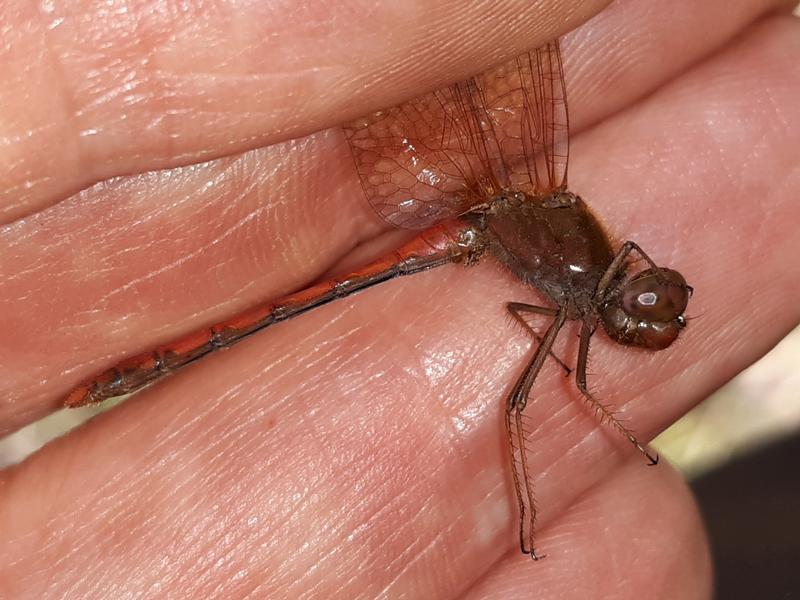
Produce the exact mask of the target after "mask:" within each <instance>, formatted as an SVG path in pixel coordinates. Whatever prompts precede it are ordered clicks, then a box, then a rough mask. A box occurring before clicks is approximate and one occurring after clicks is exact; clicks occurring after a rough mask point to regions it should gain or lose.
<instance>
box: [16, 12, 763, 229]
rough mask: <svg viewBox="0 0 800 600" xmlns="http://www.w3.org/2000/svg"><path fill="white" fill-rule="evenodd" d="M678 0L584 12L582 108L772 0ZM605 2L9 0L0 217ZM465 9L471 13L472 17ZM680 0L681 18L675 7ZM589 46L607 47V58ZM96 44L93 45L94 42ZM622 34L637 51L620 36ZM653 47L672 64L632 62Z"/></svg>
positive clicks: (401, 95)
mask: <svg viewBox="0 0 800 600" xmlns="http://www.w3.org/2000/svg"><path fill="white" fill-rule="evenodd" d="M681 2H682V3H683V4H684V6H683V7H681V6H678V5H676V3H671V4H670V6H669V7H667V6H662V5H661V4H662V3H660V4H659V5H656V6H654V7H649V8H645V7H644V6H642V5H641V3H622V4H623V5H624V8H616V9H613V10H611V11H609V15H608V16H604V17H603V18H602V19H601V20H600V21H599V22H598V23H597V24H596V25H593V26H592V30H593V31H595V32H596V35H597V37H595V38H594V39H592V40H591V41H590V42H589V48H587V50H589V52H586V53H585V54H584V52H582V51H581V49H580V43H581V42H580V39H581V38H580V37H578V38H577V44H576V45H577V46H578V47H577V48H575V49H574V51H573V50H572V49H571V50H570V53H571V54H572V58H573V59H574V60H575V62H570V63H568V68H570V70H572V71H574V72H576V73H580V75H579V76H580V77H584V76H585V77H587V78H588V79H589V80H590V81H591V82H593V87H592V89H591V92H590V93H589V94H588V95H587V96H586V97H585V101H586V104H587V105H588V106H589V107H590V108H589V109H588V110H587V111H586V114H587V116H589V117H591V118H593V119H597V118H600V115H601V114H602V113H603V111H604V110H605V111H610V110H613V109H614V108H615V106H614V103H613V102H614V100H613V99H614V98H617V99H618V101H619V100H621V99H622V98H623V97H624V95H625V94H633V97H640V96H641V95H643V94H645V93H647V91H648V90H649V89H652V87H654V86H655V85H657V84H658V83H659V82H660V81H663V80H664V79H665V76H671V75H673V74H675V73H679V72H681V70H682V69H683V68H685V67H686V66H688V65H690V64H692V63H693V62H694V61H696V60H697V59H698V58H699V57H701V56H703V55H704V54H706V53H708V52H710V51H711V50H712V49H714V48H717V47H719V46H720V45H721V44H722V43H724V42H725V41H726V40H727V39H730V37H731V36H732V35H734V34H735V32H736V31H738V30H739V29H741V27H742V26H743V24H745V23H747V22H749V21H751V20H752V19H754V18H755V17H756V16H757V15H759V14H761V13H763V12H764V11H765V10H767V9H769V8H770V7H772V6H775V5H776V4H777V0H747V1H746V2H744V1H740V2H736V3H730V2H724V1H723V0H715V1H713V2H706V3H704V4H703V6H702V7H697V6H696V3H690V2H689V0H681ZM604 4H606V2H605V1H604V0H591V1H586V0H584V1H583V2H577V3H575V2H572V3H567V2H557V1H555V0H551V1H548V2H538V3H535V4H531V3H529V2H510V3H502V4H493V5H492V6H491V8H489V7H487V6H486V5H485V4H484V3H478V2H473V3H467V4H465V3H464V2H446V1H443V0H439V1H438V2H433V1H431V2H429V3H428V5H426V6H425V7H424V9H422V8H420V7H419V5H414V7H415V8H414V9H413V10H407V9H403V8H400V7H398V6H397V5H395V4H391V5H388V4H387V5H385V6H379V7H378V8H377V9H375V10H373V11H353V10H351V9H350V8H349V7H348V6H347V5H337V6H338V8H336V9H334V10H333V11H332V12H327V13H321V11H319V9H315V8H314V7H312V6H308V7H298V6H297V5H296V4H291V5H275V4H264V3H244V2H242V3H239V4H238V5H236V6H235V7H223V6H220V7H218V9H217V10H216V11H209V9H208V5H207V4H205V3H199V4H197V5H196V6H194V5H182V6H183V7H184V11H183V12H179V11H152V10H150V5H149V4H148V3H144V2H138V3H132V4H130V3H129V8H128V11H127V12H126V16H125V17H124V18H122V17H120V16H119V15H118V14H117V13H114V12H113V11H107V10H105V8H104V7H105V5H104V4H102V3H88V5H87V6H85V7H84V6H81V7H80V8H76V7H75V5H74V4H73V5H66V6H63V7H62V6H57V7H54V8H53V11H52V12H51V13H49V14H47V15H46V18H45V19H44V20H42V19H41V16H40V15H39V14H38V13H37V12H36V11H35V9H33V8H32V7H31V5H28V4H27V3H24V2H23V3H22V6H21V7H20V9H19V10H17V11H6V14H13V15H15V17H16V18H18V19H19V20H20V22H19V23H18V26H16V27H12V28H10V29H9V31H10V32H12V33H13V35H15V36H17V37H18V39H15V40H13V43H9V44H7V45H6V47H5V48H6V54H7V56H4V57H3V58H4V60H3V61H2V62H0V64H3V65H5V72H4V74H0V79H2V80H4V81H6V82H8V83H9V85H6V86H2V87H0V89H4V90H7V91H6V92H5V93H4V98H3V100H2V105H4V106H5V107H7V108H5V109H3V114H4V115H6V117H5V118H4V119H2V120H0V122H3V123H5V125H4V128H3V129H2V130H0V136H2V137H0V139H4V140H5V141H6V143H5V144H3V145H2V146H0V148H2V150H0V152H2V153H0V159H2V161H3V164H6V165H9V166H10V168H8V169H6V170H5V175H3V176H2V177H3V178H2V179H0V190H3V191H2V192H0V194H2V195H0V223H3V222H8V221H10V220H13V219H15V218H19V217H21V216H23V215H26V214H30V213H32V212H35V211H36V210H40V209H41V208H43V207H45V206H48V205H50V204H52V203H54V202H57V201H59V200H60V199H62V198H63V197H64V196H66V195H68V194H70V193H73V192H75V191H77V190H79V189H81V188H83V187H86V186H87V185H90V184H91V183H93V182H95V181H99V180H102V179H105V178H108V177H111V176H115V175H122V174H129V173H136V172H139V171H145V170H153V169H158V168H165V167H170V166H176V165H182V164H188V163H191V162H195V161H199V160H208V159H210V158H214V157H218V156H224V155H230V154H233V153H236V152H240V151H244V150H247V149H249V148H255V147H258V146H261V145H265V144H269V143H276V142H279V141H283V140H286V139H289V138H292V137H298V136H300V135H303V134H306V133H309V132H311V131H315V130H318V129H321V128H323V127H327V126H331V125H335V124H338V123H341V122H343V121H346V120H347V119H350V118H353V117H356V116H360V115H362V114H364V113H366V112H368V111H370V110H373V109H376V108H383V107H386V106H390V105H392V104H396V103H398V102H400V101H401V100H404V99H407V98H408V97H410V96H413V95H416V94H419V93H421V92H423V91H427V90H430V89H433V88H438V87H441V86H443V85H445V84H447V83H450V82H453V81H455V80H458V79H460V78H463V77H466V76H468V75H472V74H475V73H477V72H480V71H482V70H484V69H485V68H487V67H488V66H490V65H492V64H494V63H497V62H498V61H499V60H501V59H502V58H508V57H510V56H514V55H516V54H518V53H519V52H521V51H523V50H525V49H528V48H530V47H533V46H536V45H539V44H541V43H542V42H543V41H545V40H549V39H552V38H554V37H556V36H557V35H558V34H559V33H562V32H564V31H567V30H569V29H570V28H571V27H574V26H575V25H577V24H579V23H580V22H581V21H583V20H585V19H586V18H588V17H589V16H590V15H592V14H593V13H595V12H597V11H598V10H599V9H600V8H601V7H602V6H603V5H604ZM187 6H188V7H187ZM390 6H391V8H390ZM645 6H647V5H645ZM303 8H305V10H303ZM668 10H669V12H666V11H668ZM623 11H624V12H623ZM317 12H320V14H315V13H317ZM476 12H479V13H480V17H479V18H471V17H472V16H473V15H474V14H475V13H476ZM681 12H683V13H684V14H690V15H692V18H691V19H688V20H687V21H677V20H675V19H673V18H671V17H672V15H674V14H680V13H681ZM432 15H434V16H433V17H432ZM299 16H302V17H304V18H299ZM305 18H310V21H309V20H305ZM278 24H279V25H278ZM48 25H52V26H51V27H49V26H48ZM265 29H266V32H265ZM621 31H624V32H626V33H625V36H624V37H622V36H620V32H621ZM341 32H346V35H343V34H342V33H341ZM387 32H388V33H389V34H390V35H391V37H387ZM268 33H271V34H272V35H268ZM87 39H91V40H92V41H93V43H92V44H88V45H87V44H85V43H84V42H83V40H87ZM387 39H388V40H391V41H390V42H388V43H387ZM620 42H621V43H620ZM598 46H600V47H602V49H603V50H604V51H610V53H609V54H608V60H606V61H603V60H602V59H601V58H600V56H603V54H599V53H597V49H598ZM98 47H102V48H103V49H104V50H103V52H100V53H98V52H95V51H94V50H93V49H94V48H98ZM625 47H628V48H631V47H635V48H638V49H639V50H641V51H642V52H640V53H630V52H623V53H618V52H616V51H615V49H622V48H625ZM87 48H88V49H90V50H87ZM592 50H594V52H592ZM650 50H656V52H655V53H652V52H650ZM665 55H668V56H669V57H670V60H669V61H668V62H665V61H659V60H658V59H656V60H655V61H654V60H652V59H648V60H642V57H659V56H665ZM430 56H436V57H437V59H436V60H435V61H431V60H429V57H430ZM568 56H569V55H568ZM634 56H635V57H636V60H635V61H631V57H634ZM31 57H41V60H38V61H37V60H32V58H31ZM421 58H422V60H421ZM582 64H583V65H584V66H585V68H581V67H580V65H582ZM420 65H424V68H421V67H420ZM620 66H623V67H624V69H619V68H618V67H620ZM573 67H575V68H573ZM609 68H613V69H614V70H613V71H612V73H613V75H614V76H613V77H609V76H607V75H609V70H608V69H609ZM612 82H613V84H614V87H615V90H614V93H613V94H609V93H608V91H609V90H608V89H607V88H608V86H609V85H610V84H611V83H612ZM571 88H575V89H577V86H573V85H571ZM598 92H600V93H602V95H600V96H599V97H598ZM0 93H2V92H0ZM571 95H572V102H573V106H574V109H573V123H574V125H576V126H578V127H580V125H581V121H580V120H579V118H580V117H581V115H582V113H583V111H582V110H575V109H578V108H579V103H582V102H583V100H582V99H581V96H580V95H577V94H574V93H572V94H571ZM618 108H620V105H619V104H617V105H616V109H618ZM606 114H607V113H606ZM576 117H578V119H576ZM54 149H57V150H54Z"/></svg>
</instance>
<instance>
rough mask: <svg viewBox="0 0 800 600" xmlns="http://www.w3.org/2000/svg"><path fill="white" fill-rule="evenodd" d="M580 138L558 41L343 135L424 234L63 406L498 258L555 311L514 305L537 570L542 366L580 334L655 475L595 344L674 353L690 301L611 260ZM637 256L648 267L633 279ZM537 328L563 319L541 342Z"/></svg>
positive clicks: (668, 278)
mask: <svg viewBox="0 0 800 600" xmlns="http://www.w3.org/2000/svg"><path fill="white" fill-rule="evenodd" d="M568 129H569V128H568V116H567V102H566V90H565V83H564V76H563V69H562V61H561V54H560V47H559V43H558V42H557V41H555V42H551V43H549V44H547V45H545V46H543V47H541V48H538V49H536V50H533V51H531V52H528V53H526V54H524V55H522V56H520V57H518V58H516V59H514V60H513V61H510V62H508V63H507V64H503V65H500V66H499V67H496V68H495V69H493V70H491V71H489V72H487V73H485V74H483V75H479V76H476V77H473V78H471V79H468V80H466V81H463V82H460V83H456V84H454V85H451V86H450V87H448V88H446V89H444V90H441V91H437V92H434V93H430V94H427V95H424V96H421V97H419V98H416V99H414V100H411V101H409V102H406V103H405V104H402V105H400V106H397V107H394V108H390V109H388V110H384V111H380V112H377V113H374V114H372V115H370V116H368V117H366V118H363V119H359V120H357V121H355V122H353V123H350V124H348V125H345V126H344V132H345V135H346V137H347V140H348V142H349V144H350V149H351V151H352V154H353V157H354V159H355V165H356V169H357V171H358V174H359V176H360V179H361V183H362V186H363V189H364V193H365V196H366V197H367V199H368V200H369V202H370V203H371V204H372V206H373V207H374V208H375V210H376V211H377V213H378V214H379V215H380V216H382V217H383V218H384V219H385V220H386V221H388V222H389V223H391V224H392V225H394V226H397V227H406V228H414V229H423V231H422V232H421V233H420V234H419V235H418V236H417V237H416V238H415V239H413V240H412V241H411V242H409V243H407V244H405V245H403V246H402V247H400V248H398V249H397V250H395V251H394V252H392V253H391V254H389V255H387V256H385V257H383V258H380V259H379V260H376V261H374V262H372V263H371V264H368V265H366V266H364V267H362V268H360V269H358V270H356V271H353V272H352V273H350V274H348V275H345V276H343V277H340V278H337V279H334V280H330V281H326V282H323V283H319V284H317V285H314V286H312V287H310V288H308V289H305V290H302V291H299V292H296V293H293V294H290V295H288V296H285V297H283V298H278V299H274V300H271V301H269V302H266V303H264V304H262V305H260V306H256V307H255V308H253V309H251V310H249V311H247V312H245V313H244V314H241V315H239V316H236V317H233V318H231V319H229V320H227V321H224V322H222V323H218V324H216V325H213V326H211V327H205V328H203V329H201V330H200V331H198V332H196V333H194V334H193V335H189V336H187V337H186V338H184V339H182V340H179V341H177V342H174V343H169V344H165V345H162V346H159V347H158V348H155V349H153V350H151V351H149V352H146V353H144V354H140V355H138V356H134V357H132V358H128V359H127V360H124V361H123V362H121V363H120V364H118V365H116V366H115V367H113V368H111V369H108V370H107V371H105V372H103V373H101V374H100V375H98V376H96V377H95V378H93V379H91V380H90V381H88V382H86V383H84V384H82V385H80V386H79V387H78V388H76V389H75V390H73V391H72V393H71V394H70V395H69V396H68V397H67V399H66V404H67V405H68V406H81V405H84V404H88V403H93V402H100V401H102V400H104V399H106V398H110V397H114V396H120V395H123V394H128V393H131V392H133V391H136V390H138V389H139V388H142V387H143V386H146V385H149V384H152V383H154V382H155V381H157V380H158V379H160V378H162V377H163V376H165V375H166V374H168V373H171V372H173V371H175V370H176V369H178V368H180V367H182V366H184V365H186V364H188V363H191V362H194V361H195V360H197V359H198V358H200V357H202V356H204V355H206V354H208V353H210V352H213V351H214V350H216V349H219V348H225V347H228V346H230V345H232V344H234V343H236V342H238V341H240V340H242V339H243V338H245V337H247V336H249V335H251V334H253V333H255V332H257V331H260V330H261V329H264V328H266V327H269V326H270V325H274V324H276V323H279V322H280V321H284V320H286V319H290V318H293V317H296V316H298V315H300V314H302V313H304V312H306V311H308V310H311V309H312V308H315V307H318V306H320V305H322V304H325V303H327V302H330V301H332V300H335V299H337V298H343V297H345V296H348V295H350V294H353V293H355V292H357V291H360V290H363V289H365V288H368V287H370V286H373V285H376V284H378V283H381V282H384V281H388V280H390V279H392V278H394V277H398V276H401V275H411V274H413V273H419V272H421V271H426V270H429V269H432V268H434V267H440V266H443V265H447V264H450V263H461V264H463V265H472V264H474V263H476V262H478V261H479V260H481V259H483V258H486V257H492V258H493V259H494V260H495V261H496V262H497V263H498V264H499V265H501V266H502V267H504V268H506V269H508V270H509V271H510V272H511V273H513V274H514V275H515V276H516V277H517V278H519V279H520V280H521V281H522V282H523V283H525V284H527V285H528V286H530V287H531V288H535V289H536V290H538V292H539V294H540V295H541V296H544V298H546V300H547V301H548V303H549V306H538V305H533V304H527V303H522V302H509V303H507V305H506V307H507V310H508V311H509V312H510V314H511V315H512V316H513V317H514V318H515V319H516V320H517V321H518V322H519V323H520V324H521V325H523V326H524V327H526V328H527V329H528V330H529V331H530V332H531V334H532V335H533V336H534V337H535V338H536V339H537V340H538V344H537V346H536V349H535V350H534V351H533V352H532V355H531V357H530V358H529V359H528V361H527V363H526V364H525V365H524V367H523V369H522V372H521V373H520V374H519V375H518V377H517V380H516V383H515V384H514V385H513V387H512V388H511V391H510V392H509V393H508V394H507V396H506V400H505V425H506V433H507V438H508V444H509V453H510V462H511V467H512V468H511V472H512V476H513V482H514V488H515V490H516V497H517V501H518V503H519V529H520V545H521V548H522V551H523V552H524V553H527V554H530V555H531V556H532V557H533V558H534V559H535V558H538V556H537V554H536V551H535V549H534V525H535V518H536V509H535V504H534V494H533V478H532V475H531V473H530V472H529V468H528V462H529V460H528V446H527V442H526V436H525V431H524V428H523V411H524V409H525V406H526V404H527V402H528V400H529V398H528V396H529V393H530V391H531V388H532V386H533V383H534V380H535V379H536V376H537V375H538V373H539V371H540V369H541V368H542V365H543V363H544V362H545V360H546V359H547V357H548V356H553V357H554V358H555V356H554V355H553V354H552V352H551V350H552V347H553V342H554V341H555V339H556V337H557V335H558V333H559V331H560V330H561V328H562V326H563V325H564V324H565V322H566V321H567V320H574V321H577V322H578V323H579V324H580V343H579V348H578V357H577V362H576V367H575V373H576V383H577V387H578V390H579V391H580V393H581V395H582V396H583V398H584V399H585V400H586V401H588V402H589V404H590V405H591V406H592V407H593V408H594V409H595V410H596V411H597V412H598V413H599V414H600V415H601V418H602V420H603V421H605V422H607V423H609V424H610V425H611V426H612V427H613V428H614V429H616V430H617V431H619V432H620V433H621V434H622V435H623V436H624V437H625V438H626V439H627V440H628V441H629V442H630V443H631V444H633V445H634V446H635V447H636V448H637V449H638V450H639V451H640V452H642V453H643V454H644V455H645V456H646V457H647V458H648V459H650V461H651V462H652V463H655V462H656V461H657V458H656V457H655V456H653V455H652V454H651V453H650V452H649V451H648V450H647V449H646V447H645V446H644V445H642V444H641V443H640V442H639V441H638V440H637V439H636V436H635V435H634V434H633V432H631V431H630V430H629V429H628V428H626V426H625V425H623V424H622V423H621V422H620V421H619V420H618V419H617V418H616V417H615V415H614V414H613V413H612V412H611V411H609V410H608V409H607V408H606V407H604V406H603V405H602V404H601V403H600V402H598V401H597V400H596V399H595V398H594V397H593V396H592V395H591V394H590V392H589V391H588V388H587V382H586V364H587V357H588V352H589V342H590V340H591V338H592V336H593V335H594V333H595V331H596V329H597V328H598V326H601V327H602V329H604V330H605V332H606V333H607V334H608V335H609V336H610V337H611V338H612V339H613V340H615V341H617V342H619V343H620V344H625V345H631V346H639V347H644V348H648V349H652V350H660V349H663V348H666V347H667V346H669V345H670V344H671V343H672V342H673V341H674V340H675V339H676V338H677V337H678V334H679V333H680V331H681V330H682V329H683V328H684V327H685V324H686V321H685V318H684V316H683V312H684V310H685V308H686V305H687V302H688V299H689V296H690V294H691V288H690V287H689V286H688V285H687V284H686V282H685V280H684V278H683V277H682V276H681V275H680V274H679V273H678V272H677V271H674V270H671V269H666V268H660V267H658V266H657V265H656V264H655V263H654V262H653V260H651V259H650V258H649V257H648V256H647V255H646V254H645V253H644V252H643V251H642V250H641V248H639V246H637V245H636V244H635V243H633V242H630V241H628V242H625V243H624V244H622V245H621V246H620V247H619V248H617V249H616V250H614V248H613V247H612V243H611V241H610V239H609V237H608V236H607V234H606V233H605V232H604V230H603V228H602V226H601V225H600V223H599V221H598V220H597V219H596V218H595V216H594V215H593V214H592V212H591V211H590V210H589V208H588V207H587V205H586V204H585V203H584V201H583V200H582V199H581V198H580V197H579V196H577V195H576V194H574V193H572V192H570V191H569V190H568V189H567V160H568V135H569V131H568ZM633 252H635V253H636V254H637V255H638V256H639V258H640V259H642V260H643V261H644V262H645V263H646V264H647V268H646V269H645V270H643V271H641V272H639V273H637V274H635V275H632V276H629V275H628V274H627V271H628V267H629V266H630V265H629V262H630V261H629V259H630V257H631V253H633ZM531 291H533V290H531ZM525 314H536V315H539V316H543V317H547V318H549V319H551V322H550V325H549V326H548V328H547V330H546V332H545V333H544V335H543V336H538V335H537V334H536V333H535V332H534V330H533V328H532V327H530V325H528V323H527V321H526V320H525V318H524V316H523V315H525ZM556 360H558V359H557V358H556ZM559 363H560V364H561V365H562V367H564V368H565V369H567V370H568V371H569V368H568V367H567V366H566V365H564V364H563V363H562V362H561V361H559Z"/></svg>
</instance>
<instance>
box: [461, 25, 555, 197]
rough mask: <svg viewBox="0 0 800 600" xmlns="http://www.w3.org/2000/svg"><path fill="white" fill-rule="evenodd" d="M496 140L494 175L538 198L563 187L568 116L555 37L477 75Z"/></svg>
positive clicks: (507, 184) (509, 186)
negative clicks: (498, 159) (499, 160)
mask: <svg viewBox="0 0 800 600" xmlns="http://www.w3.org/2000/svg"><path fill="white" fill-rule="evenodd" d="M477 79H478V85H479V87H480V88H481V89H483V90H485V92H484V99H483V104H484V106H485V107H486V110H487V112H488V114H489V115H490V118H491V121H492V124H493V127H494V129H495V138H496V139H497V140H498V141H499V144H500V155H501V157H502V165H501V166H498V167H496V169H498V170H499V169H503V170H504V171H503V172H497V174H496V178H497V179H499V180H500V181H501V182H502V183H503V185H504V186H506V187H508V188H510V189H513V190H520V191H525V192H527V193H529V194H532V195H534V196H541V195H545V194H547V193H549V192H550V191H552V190H555V189H560V188H565V187H566V185H567V162H568V159H569V116H568V113H567V97H566V86H565V83H564V74H563V68H562V61H561V52H560V48H559V43H558V41H557V40H556V41H553V42H551V43H549V44H546V45H545V46H542V47H541V48H537V49H536V50H532V51H531V52H527V53H525V54H523V55H521V56H519V57H517V58H515V59H514V60H513V61H509V62H508V63H506V64H504V65H501V66H499V67H497V68H495V69H493V70H492V71H489V72H487V73H486V74H484V75H481V76H479V77H478V78H477Z"/></svg>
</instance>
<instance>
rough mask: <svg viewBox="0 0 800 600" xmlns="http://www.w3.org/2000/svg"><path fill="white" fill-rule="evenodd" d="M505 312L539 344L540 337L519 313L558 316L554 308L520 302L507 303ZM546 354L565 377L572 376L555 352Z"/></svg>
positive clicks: (568, 368) (540, 341)
mask: <svg viewBox="0 0 800 600" xmlns="http://www.w3.org/2000/svg"><path fill="white" fill-rule="evenodd" d="M506 310H508V312H509V313H511V316H512V317H514V320H515V321H517V322H518V323H519V324H520V325H522V326H523V327H524V328H525V329H526V330H527V331H528V333H530V334H531V335H532V336H533V338H534V339H535V340H536V341H537V342H539V344H541V343H542V336H540V335H539V334H538V333H537V332H536V331H535V330H534V329H533V327H531V326H530V325H529V324H528V322H527V321H526V320H525V319H524V318H523V317H522V315H521V314H520V313H523V312H528V313H534V314H537V315H545V316H548V317H555V316H556V315H557V314H558V310H557V309H555V308H547V307H545V306H534V305H533V304H524V303H522V302H508V303H507V304H506ZM548 354H549V355H550V357H551V358H552V359H553V360H555V361H556V362H557V363H558V365H559V366H560V367H561V368H562V369H564V372H565V373H566V375H567V377H569V376H570V375H571V374H572V369H571V368H570V367H568V366H567V364H566V363H565V362H564V361H563V360H561V359H560V358H558V356H557V355H556V353H555V352H553V351H552V349H551V350H550V352H548Z"/></svg>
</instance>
